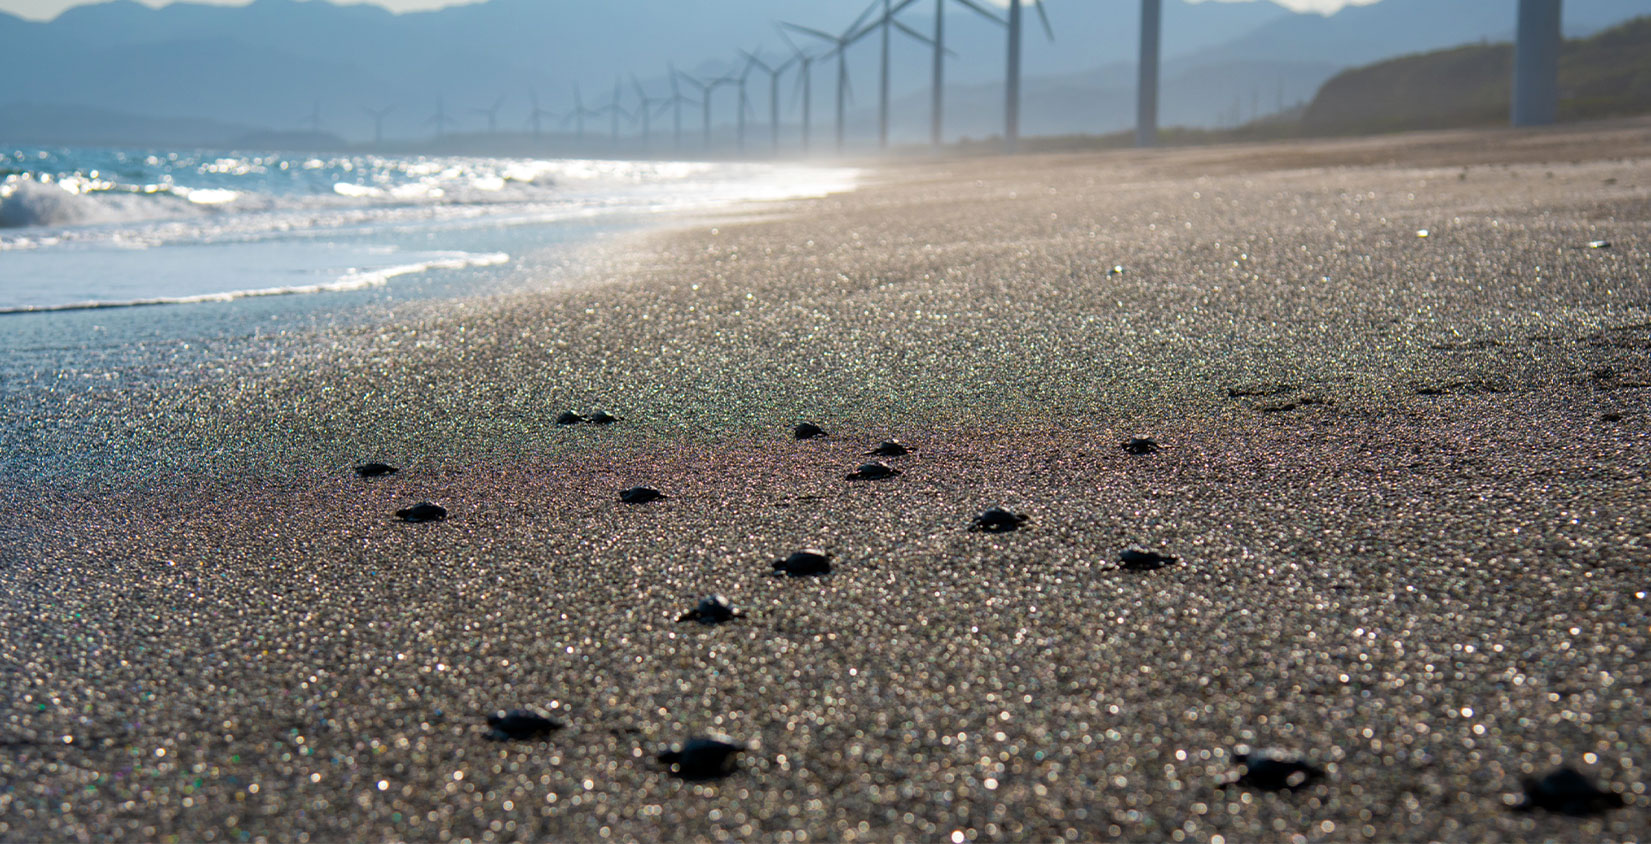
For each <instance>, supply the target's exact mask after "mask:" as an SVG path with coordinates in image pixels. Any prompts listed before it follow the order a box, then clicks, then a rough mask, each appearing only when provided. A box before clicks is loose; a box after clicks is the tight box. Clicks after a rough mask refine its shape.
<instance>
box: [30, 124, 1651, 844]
mask: <svg viewBox="0 0 1651 844" xmlns="http://www.w3.org/2000/svg"><path fill="white" fill-rule="evenodd" d="M1424 228H1425V229H1428V230H1429V233H1430V236H1428V237H1426V238H1421V237H1418V236H1417V234H1416V232H1417V230H1418V229H1424ZM1593 240H1609V241H1611V242H1612V244H1613V245H1612V248H1611V249H1608V250H1605V249H1580V248H1577V247H1580V246H1582V245H1583V244H1586V243H1588V242H1589V241H1593ZM1114 265H1122V266H1123V267H1124V268H1125V271H1124V272H1123V273H1122V274H1121V275H1114V274H1109V273H1108V270H1109V269H1110V268H1111V267H1113V266H1114ZM583 282H588V285H587V286H584V287H582V288H577V289H573V290H569V289H567V288H566V287H565V286H563V285H562V284H561V283H558V285H556V286H554V287H547V290H545V291H544V292H540V293H525V294H520V295H511V296H507V297H498V298H491V299H484V300H476V301H469V302H465V303H461V304H457V305H449V306H439V305H432V304H426V305H409V306H407V307H405V308H403V309H401V310H399V311H397V312H395V313H394V314H391V315H390V316H389V317H388V318H387V319H386V321H385V322H384V323H383V324H382V325H375V326H372V327H368V328H355V329H338V330H333V331H327V332H323V333H322V334H320V335H319V336H314V337H299V338H288V339H286V340H280V341H268V342H263V343H260V344H258V345H256V346H254V345H252V344H250V343H249V344H248V345H247V347H245V348H237V347H235V346H233V344H231V345H230V346H227V347H226V348H225V349H224V351H223V353H222V355H221V360H220V361H219V365H218V366H217V367H216V368H215V369H214V370H211V371H200V372H195V373H191V374H189V375H188V377H182V376H181V375H164V374H163V377H162V381H163V386H162V387H161V388H159V389H155V388H150V387H145V386H131V387H122V386H119V385H121V384H127V383H132V382H131V381H130V380H129V379H128V380H121V379H118V378H117V379H115V380H112V381H109V382H106V383H104V384H100V385H87V386H84V387H83V386H82V384H81V382H75V383H74V384H73V385H71V386H61V385H60V386H59V387H57V388H54V389H41V390H34V391H32V392H31V391H30V390H29V389H28V385H23V386H21V387H19V386H18V385H10V386H9V387H8V389H9V390H10V391H11V393H10V395H14V396H21V397H23V398H24V399H26V402H25V406H26V411H25V412H27V413H28V414H30V418H31V420H32V422H33V423H34V424H31V425H30V426H29V434H28V436H27V437H24V438H20V440H19V441H18V442H16V443H14V444H13V447H14V449H15V450H16V451H15V453H18V454H24V453H27V454H33V455H41V454H46V455H61V456H62V458H63V462H64V464H65V466H64V471H63V472H62V473H61V474H59V475H54V476H53V477H51V478H49V479H46V480H45V481H44V482H42V481H41V480H40V479H39V478H35V479H32V480H31V479H30V478H28V477H24V478H21V479H17V478H13V479H11V480H8V481H7V482H6V486H4V487H3V488H0V505H3V506H4V510H3V512H4V524H3V525H0V555H3V559H0V595H4V599H3V601H0V629H3V630H4V631H5V632H4V634H3V640H0V672H3V678H4V682H5V685H6V688H7V689H8V693H7V695H6V696H5V699H4V701H3V702H0V707H3V709H0V838H4V839H6V840H25V839H36V838H53V839H83V840H139V839H146V840H147V839H172V838H178V839H185V840H209V839H217V840H236V841H239V840H248V839H251V840H263V839H266V838H267V839H270V840H281V841H292V840H306V839H309V840H346V839H347V840H384V839H415V840H432V839H472V840H492V839H519V838H556V839H587V840H588V839H597V838H612V839H619V840H626V839H645V840H646V839H655V838H668V839H712V838H720V839H746V838H758V839H765V840H782V841H804V840H818V839H828V840H875V841H887V840H906V841H947V840H963V839H962V838H960V837H959V836H963V837H965V838H967V839H970V840H975V839H982V840H994V839H1015V840H1051V839H1058V838H1063V837H1064V838H1068V839H1079V840H1093V839H1107V838H1124V839H1141V840H1166V839H1167V840H1176V841H1181V840H1187V841H1201V842H1202V841H1210V840H1212V839H1213V838H1214V837H1215V836H1224V837H1225V839H1226V840H1228V841H1272V840H1292V839H1294V840H1320V839H1325V840H1345V839H1383V840H1387V839H1406V840H1422V839H1447V840H1486V839H1504V840H1505V839H1560V840H1599V839H1618V840H1644V839H1646V838H1648V837H1651V821H1648V816H1647V806H1648V803H1651V798H1648V797H1647V795H1646V793H1645V792H1646V786H1647V781H1648V776H1647V766H1648V765H1651V758H1648V753H1651V719H1648V718H1647V710H1646V704H1647V697H1648V696H1651V688H1648V685H1647V684H1648V682H1651V659H1648V658H1647V655H1646V642H1647V640H1648V639H1647V637H1648V635H1651V601H1648V600H1647V590H1648V589H1651V577H1648V576H1647V563H1648V561H1651V497H1648V493H1651V488H1648V484H1647V467H1648V464H1651V451H1648V449H1647V445H1648V443H1651V437H1648V431H1651V427H1648V426H1651V418H1648V409H1647V397H1648V396H1651V364H1648V361H1647V354H1648V348H1651V123H1647V122H1644V121H1641V122H1630V123H1618V124H1610V125H1605V126H1589V127H1583V128H1579V129H1566V130H1558V131H1550V132H1528V133H1514V132H1486V133H1450V134H1439V135H1426V136H1413V137H1399V138H1382V139H1375V140H1357V141H1334V142H1313V143H1306V142H1303V143H1295V144H1289V145H1270V146H1246V147H1230V148H1210V149H1195V150H1180V151H1161V152H1152V153H1137V152H1122V153H1112V154H1103V155H1093V156H1061V157H1027V158H1023V159H1015V160H1004V159H995V158H993V159H980V160H964V161H952V162H945V163H938V164H915V165H901V166H894V167H887V168H882V169H877V170H874V171H872V172H871V173H870V174H869V178H868V184H867V185H866V186H865V187H864V188H863V189H861V190H860V191H858V192H856V193H855V194H852V195H848V196H841V197H835V198H830V199H826V200H819V201H810V202H801V203H792V204H788V205H785V206H783V207H773V206H769V207H761V208H758V209H756V211H754V212H752V214H750V215H747V216H746V217H744V218H743V219H738V218H733V217H730V218H728V219H722V220H715V221H705V222H703V223H700V224H696V225H692V226H689V227H686V228H684V229H681V230H677V231H672V232H665V233H654V234H649V235H645V236H639V237H633V238H629V239H627V240H625V241H624V242H623V243H621V244H618V245H610V246H609V247H608V248H606V250H605V251H603V252H601V253H600V254H593V255H592V256H591V258H590V266H589V270H588V277H587V278H585V279H584V280H583ZM269 343H276V344H277V345H278V346H279V348H274V347H271V346H270V345H269ZM283 344H284V345H283ZM174 378H176V379H177V381H176V382H175V383H171V382H172V381H173V379H174ZM41 383H50V381H49V380H47V381H44V382H41ZM1234 393H1238V394H1239V395H1234ZM20 400H22V399H20ZM599 408H606V409H609V410H612V411H614V412H617V413H619V414H620V415H622V416H624V417H626V419H625V421H624V422H622V423H620V424H616V425H613V426H610V427H600V428H599V427H595V426H578V427H573V428H562V427H558V426H556V425H555V424H554V419H555V417H556V415H557V414H558V413H559V412H561V411H563V410H567V409H574V410H578V411H580V412H588V411H592V410H595V409H599ZM11 412H13V413H16V412H18V411H16V410H15V409H14V410H13V411H11ZM1606 414H1620V418H1618V419H1616V421H1607V420H1606V419H1605V418H1602V417H1603V416H1604V415H1606ZM805 419H807V420H814V421H816V422H819V423H820V424H821V425H823V426H824V427H825V428H826V429H827V430H828V431H830V433H831V436H830V437H829V438H827V439H824V440H815V441H809V442H797V441H795V440H794V439H792V437H791V433H790V432H791V429H792V427H793V426H794V425H795V424H797V423H798V422H800V421H803V420H805ZM1137 435H1144V436H1152V437H1154V438H1156V439H1157V440H1158V441H1159V442H1160V443H1161V444H1162V446H1163V450H1162V451H1161V452H1160V453H1158V454H1154V455H1144V456H1131V455H1128V454H1125V453H1124V452H1123V451H1121V450H1120V449H1119V448H1118V447H1117V446H1118V443H1120V442H1121V441H1122V440H1124V439H1126V438H1129V437H1131V436H1137ZM891 436H892V437H898V438H899V439H901V440H903V441H904V442H906V443H907V444H909V445H911V446H913V447H915V449H916V453H915V454H914V455H912V456H909V457H902V458H890V459H889V462H890V463H891V464H893V465H895V466H897V467H898V468H900V469H902V470H903V472H904V474H903V475H902V476H900V477H898V478H895V479H893V480H889V481H881V482H867V483H849V482H846V481H844V480H843V476H844V474H845V473H846V472H848V471H850V470H852V469H853V468H854V467H855V466H857V465H858V464H860V463H862V462H864V461H865V460H867V459H869V458H865V457H864V456H863V453H864V452H865V451H867V450H869V449H871V448H873V447H874V446H876V444H877V443H878V442H880V441H881V440H883V439H886V438H888V437H891ZM77 456H79V457H87V456H89V457H87V459H85V460H77ZM368 460H384V461H387V462H390V463H392V464H395V465H398V466H400V467H401V468H402V470H401V472H400V473H399V474H397V475H395V476H393V477H389V478H383V479H378V480H373V481H363V480H360V479H358V478H356V476H355V475H354V474H353V473H352V472H351V471H350V467H351V466H353V465H355V464H356V463H360V462H365V461H368ZM87 463H95V464H98V465H99V466H100V467H101V468H100V469H99V470H98V471H95V472H88V467H87V465H86V464H87ZM638 485H646V486H653V487H657V488H658V489H660V490H662V491H664V492H665V493H666V494H668V495H670V496H671V498H670V499H669V500H667V501H664V502H660V503H656V504H650V505H641V506H631V505H625V504H621V503H619V501H618V500H617V493H618V491H619V490H621V489H623V488H626V487H631V486H638ZM418 500H430V501H435V502H438V503H440V504H442V505H444V506H445V507H446V508H447V509H448V510H449V511H450V514H451V515H450V516H449V518H448V519H447V520H446V521H444V522H440V523H435V524H423V525H408V524H401V523H397V522H394V521H393V520H392V518H391V513H392V512H393V511H394V510H396V509H397V508H400V507H405V506H408V505H410V504H412V503H413V502H415V501H418ZM999 504H1001V505H1003V506H1006V507H1008V508H1010V509H1012V510H1015V511H1017V512H1023V513H1026V514H1028V515H1029V516H1030V517H1031V522H1030V523H1029V525H1028V526H1027V528H1026V529H1024V530H1022V531H1019V532H1015V533H1008V534H1004V535H992V534H984V533H970V532H968V531H967V530H966V528H967V527H968V525H969V520H970V519H971V517H973V516H974V515H975V514H977V513H978V512H980V511H981V510H982V509H984V508H986V507H988V506H992V505H999ZM1130 543H1142V544H1145V545H1147V546H1150V547H1155V548H1161V549H1164V550H1166V551H1168V552H1169V553H1172V554H1175V555H1177V556H1179V557H1180V558H1181V563H1180V564H1179V565H1176V566H1171V567H1168V568H1165V569H1162V570H1159V571H1154V572H1125V571H1121V570H1119V568H1118V567H1117V565H1116V563H1115V562H1114V561H1115V559H1116V555H1117V552H1118V550H1119V549H1121V548H1122V547H1123V546H1125V545H1127V544H1130ZM808 546H817V547H820V548H823V549H826V550H828V551H831V552H833V553H834V554H835V555H836V557H835V560H834V561H833V562H834V564H835V566H836V571H835V573H834V574H832V575H830V576H829V577H825V578H794V579H793V578H787V579H776V578H771V577H767V576H765V575H766V574H767V572H768V571H769V568H770V561H771V560H772V559H774V558H776V557H780V556H784V555H785V554H787V553H789V552H791V551H793V550H796V549H798V548H802V547H808ZM712 591H720V592H724V593H726V594H728V595H729V596H730V597H731V598H733V600H734V602H735V603H736V604H738V605H739V606H741V607H743V608H744V609H745V610H746V611H747V613H748V617H747V618H745V619H744V620H741V621H737V622H734V623H732V624H728V625H723V626H720V627H714V628H712V627H703V626H701V625H698V624H692V623H684V624H678V623H676V621H675V619H676V618H677V617H678V616H679V615H680V614H681V613H682V612H683V611H684V610H687V609H688V608H690V607H692V606H693V605H694V602H695V601H696V600H697V598H698V597H699V596H700V595H702V594H704V593H707V592H712ZM528 705H537V706H541V707H544V708H546V709H547V710H548V711H550V712H551V713H552V714H554V715H555V716H556V717H558V718H560V719H562V720H565V721H566V722H567V723H568V726H567V728H566V729H564V730H561V731H560V732H558V733H556V734H555V735H553V736H552V737H550V738H549V739H548V740H544V741H533V742H519V743H499V742H493V741H488V740H486V738H485V734H486V732H487V726H486V723H485V720H484V715H485V713H487V712H489V711H491V710H493V709H496V708H514V707H518V706H528ZM701 732H720V733H726V734H729V735H731V736H733V737H735V738H738V739H741V740H744V741H748V742H751V743H752V749H751V751H750V752H749V753H748V754H746V756H745V757H744V764H743V767H742V769H741V771H740V772H739V773H736V774H735V775H733V776H732V777H729V778H728V779H725V780H722V781H719V782H712V783H709V784H694V783H686V782H682V781H679V780H676V779H672V778H670V777H668V776H667V775H665V774H664V773H663V771H662V769H661V768H660V766H659V765H658V764H657V763H656V762H654V761H653V756H654V754H655V753H656V752H657V751H659V750H661V749H664V747H665V746H666V745H668V744H669V743H671V742H674V741H677V740H680V739H683V738H686V737H688V736H689V735H691V734H696V733H701ZM1243 743H1248V744H1253V745H1257V746H1278V747H1283V748H1286V749H1291V750H1296V751H1300V752H1302V753H1304V754H1306V755H1307V756H1308V757H1309V758H1310V759H1312V760H1313V761H1314V762H1316V763H1317V764H1319V765H1320V766H1322V767H1323V768H1325V769H1326V770H1327V773H1328V776H1327V779H1326V781H1325V782H1324V783H1323V784H1322V785H1319V786H1317V787H1315V788H1312V789H1308V790H1304V791H1302V792H1299V793H1294V794H1288V793H1285V794H1275V793H1268V792H1258V791H1249V790H1245V789H1239V788H1225V789H1223V788H1219V787H1218V780H1219V778H1220V777H1221V776H1222V775H1223V774H1224V773H1226V772H1227V771H1228V769H1229V755H1230V753H1231V751H1232V749H1233V748H1234V747H1235V745H1239V744H1243ZM1561 762H1564V763H1568V764H1573V765H1575V766H1577V767H1579V768H1580V769H1582V770H1583V771H1585V772H1586V773H1587V774H1588V775H1589V776H1591V777H1593V778H1595V779H1596V780H1597V781H1599V782H1602V783H1607V784H1609V786H1610V787H1611V788H1614V789H1616V790H1619V791H1621V792H1622V793H1623V795H1624V797H1625V799H1626V800H1627V803H1628V805H1627V807H1625V808H1623V809H1620V810H1617V811H1615V812H1613V813H1610V814H1608V815H1604V816H1601V817H1592V818H1572V817H1563V816H1554V815H1548V814H1544V813H1529V814H1526V813H1517V812H1513V811H1510V810H1509V808H1508V806H1507V804H1508V801H1509V800H1511V799H1512V798H1511V797H1509V796H1507V795H1509V794H1510V793H1511V792H1516V791H1517V790H1518V787H1519V780H1520V778H1521V777H1522V776H1526V775H1530V774H1532V773H1534V772H1541V771H1545V770H1547V769H1549V768H1550V767H1552V766H1554V765H1557V764H1559V763H1561Z"/></svg>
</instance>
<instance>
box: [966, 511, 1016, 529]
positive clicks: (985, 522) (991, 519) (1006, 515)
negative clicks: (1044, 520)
mask: <svg viewBox="0 0 1651 844" xmlns="http://www.w3.org/2000/svg"><path fill="white" fill-rule="evenodd" d="M1027 518H1028V517H1026V516H1022V515H1020V514H1019V513H1011V512H1009V511H1008V510H1005V509H1003V508H1002V507H993V508H991V509H990V510H987V511H985V512H983V513H981V514H980V515H978V516H976V517H975V518H974V521H972V522H970V523H969V530H971V531H984V532H986V533H1008V532H1009V531H1012V530H1019V529H1020V526H1021V525H1023V524H1026V522H1027Z"/></svg>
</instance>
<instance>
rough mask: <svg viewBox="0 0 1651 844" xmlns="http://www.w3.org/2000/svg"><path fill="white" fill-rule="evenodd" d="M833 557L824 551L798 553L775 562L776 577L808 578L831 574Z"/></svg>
mask: <svg viewBox="0 0 1651 844" xmlns="http://www.w3.org/2000/svg"><path fill="white" fill-rule="evenodd" d="M830 573H831V555H830V554H827V553H826V552H824V551H815V550H807V551H797V552H795V553H793V554H792V555H791V556H789V557H786V558H785V559H783V560H775V561H774V576H775V577H779V576H782V575H790V576H792V577H807V576H808V575H811V574H830Z"/></svg>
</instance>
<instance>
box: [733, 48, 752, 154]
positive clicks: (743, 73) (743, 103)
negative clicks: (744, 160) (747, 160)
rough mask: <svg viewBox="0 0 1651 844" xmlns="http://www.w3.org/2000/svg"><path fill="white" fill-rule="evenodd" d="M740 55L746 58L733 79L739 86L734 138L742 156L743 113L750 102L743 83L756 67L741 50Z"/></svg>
mask: <svg viewBox="0 0 1651 844" xmlns="http://www.w3.org/2000/svg"><path fill="white" fill-rule="evenodd" d="M740 53H741V54H743V55H744V56H745V57H746V58H745V67H743V68H741V69H740V75H739V76H738V77H736V79H735V81H736V82H737V83H738V84H739V89H740V101H739V117H738V120H737V122H738V124H739V129H738V130H737V131H736V132H735V135H734V137H735V138H736V139H737V145H738V147H739V151H740V153H741V154H743V153H744V152H745V113H746V112H748V111H750V110H751V100H750V99H748V98H747V97H746V96H745V83H746V80H748V79H749V78H750V77H751V68H753V67H756V65H755V64H754V63H753V62H752V61H751V54H750V53H746V52H745V51H744V50H741V51H740Z"/></svg>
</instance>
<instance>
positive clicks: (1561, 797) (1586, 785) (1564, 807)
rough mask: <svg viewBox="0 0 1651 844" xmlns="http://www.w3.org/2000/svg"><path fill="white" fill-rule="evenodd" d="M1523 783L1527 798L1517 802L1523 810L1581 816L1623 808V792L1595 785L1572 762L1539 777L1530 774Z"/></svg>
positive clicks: (1516, 807) (1518, 808) (1518, 806)
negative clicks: (1571, 764)
mask: <svg viewBox="0 0 1651 844" xmlns="http://www.w3.org/2000/svg"><path fill="white" fill-rule="evenodd" d="M1521 784H1522V785H1523V786H1524V788H1525V800H1524V802H1522V803H1519V804H1518V805H1516V806H1514V808H1515V809H1517V810H1518V811H1521V812H1529V811H1531V810H1533V809H1542V810H1545V811H1549V812H1558V813H1559V814H1562V815H1576V816H1582V815H1597V814H1600V813H1602V812H1609V811H1611V810H1612V809H1620V808H1622V802H1623V801H1622V795H1620V794H1618V793H1616V792H1614V791H1606V790H1605V789H1602V788H1600V787H1599V786H1597V785H1594V783H1593V781H1591V780H1589V779H1588V778H1587V777H1585V776H1583V775H1582V774H1581V773H1579V772H1578V771H1577V770H1576V769H1575V768H1572V767H1570V766H1565V767H1562V768H1556V769H1554V770H1552V771H1549V772H1548V773H1547V774H1546V775H1545V776H1543V777H1541V778H1540V779H1538V778H1534V777H1528V778H1526V779H1525V780H1524V781H1523V782H1522V783H1521Z"/></svg>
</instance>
